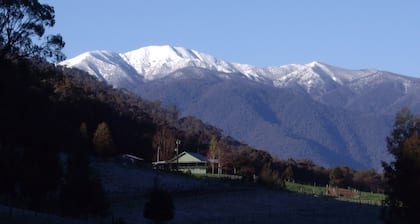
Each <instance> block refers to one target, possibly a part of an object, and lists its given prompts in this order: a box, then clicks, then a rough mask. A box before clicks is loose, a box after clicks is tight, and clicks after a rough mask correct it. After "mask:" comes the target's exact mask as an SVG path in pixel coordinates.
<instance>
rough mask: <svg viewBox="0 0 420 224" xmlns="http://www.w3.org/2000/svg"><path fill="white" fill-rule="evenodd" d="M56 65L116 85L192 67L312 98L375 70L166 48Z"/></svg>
mask: <svg viewBox="0 0 420 224" xmlns="http://www.w3.org/2000/svg"><path fill="white" fill-rule="evenodd" d="M60 64H61V65H64V66H67V67H77V68H80V69H82V70H85V71H87V72H88V73H90V74H92V75H94V76H96V77H98V78H99V79H100V80H104V81H105V80H106V81H108V82H109V81H110V80H114V83H120V85H126V83H131V85H136V83H139V82H144V81H148V80H156V79H160V78H164V77H167V76H170V75H171V74H175V72H176V71H178V70H180V69H184V68H191V67H193V68H200V69H206V70H209V71H214V72H216V73H223V74H222V75H221V76H220V77H226V78H229V77H230V76H231V75H232V76H233V75H239V76H242V77H243V78H247V79H250V80H253V81H257V82H262V83H265V84H270V85H274V86H276V87H280V88H283V87H291V86H298V87H300V88H302V89H304V90H305V91H307V92H308V93H311V94H315V95H322V94H323V93H325V92H327V91H329V90H331V89H334V88H336V87H338V86H342V85H346V84H348V83H354V84H353V85H359V84H360V85H362V84H361V83H362V82H356V80H367V79H366V78H368V77H370V76H372V75H373V74H376V73H378V71H377V70H350V69H342V68H338V67H335V66H331V65H328V64H325V63H322V62H318V61H313V62H310V63H307V64H289V65H284V66H277V67H255V66H252V65H247V64H238V63H229V62H226V61H223V60H220V59H218V58H215V57H213V56H211V55H208V54H204V53H201V52H198V51H196V50H190V49H186V48H182V47H173V46H168V45H165V46H148V47H143V48H139V49H137V50H133V51H129V52H126V53H121V54H118V53H114V52H109V51H91V52H87V53H83V54H81V55H79V56H77V57H75V58H73V59H69V60H67V61H64V62H62V63H60ZM174 77H175V76H174ZM115 80H116V81H115ZM114 85H115V84H114Z"/></svg>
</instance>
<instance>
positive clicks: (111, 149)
mask: <svg viewBox="0 0 420 224" xmlns="http://www.w3.org/2000/svg"><path fill="white" fill-rule="evenodd" d="M93 145H94V147H95V150H96V153H97V154H98V155H100V156H112V155H114V154H115V153H116V149H115V145H114V141H113V140H112V135H111V130H110V127H109V125H108V124H107V123H106V122H101V123H100V124H98V127H97V128H96V131H95V133H94V135H93Z"/></svg>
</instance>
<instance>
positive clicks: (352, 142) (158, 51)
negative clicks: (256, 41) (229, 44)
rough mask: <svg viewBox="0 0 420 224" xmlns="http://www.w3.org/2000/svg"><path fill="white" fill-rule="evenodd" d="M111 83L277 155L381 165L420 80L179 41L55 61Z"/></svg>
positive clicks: (414, 104)
mask: <svg viewBox="0 0 420 224" xmlns="http://www.w3.org/2000/svg"><path fill="white" fill-rule="evenodd" d="M61 64H62V65H65V66H68V67H76V68H80V69H82V70H84V71H87V72H89V74H91V75H93V76H95V77H97V78H98V79H100V80H104V81H106V82H108V83H109V84H111V85H113V86H114V87H116V88H126V89H128V90H131V91H133V92H134V93H136V94H137V95H139V96H141V97H143V98H145V99H149V100H159V101H161V102H162V104H163V105H176V107H177V108H178V109H179V111H180V113H181V114H182V115H184V116H186V115H192V116H196V117H198V118H200V119H202V120H203V121H205V122H208V123H210V124H212V125H215V126H216V127H218V128H220V129H222V130H223V133H225V134H226V135H230V136H232V137H234V138H236V139H238V140H240V141H243V142H245V143H247V144H249V145H251V146H253V147H256V148H260V149H264V150H267V151H269V152H270V153H271V154H272V155H275V156H278V157H280V158H284V159H287V158H295V159H296V158H297V159H310V160H313V161H315V162H316V163H319V164H322V165H326V166H337V165H347V166H351V167H354V168H375V169H378V170H379V169H381V161H389V159H390V155H389V154H388V153H387V152H386V150H385V148H386V146H385V141H384V139H385V137H386V136H387V135H388V134H389V132H390V130H391V126H392V120H393V118H394V114H395V113H396V112H397V111H399V110H400V109H401V108H403V107H408V108H410V109H411V110H412V111H414V112H418V111H420V97H419V95H418V94H417V93H418V92H419V91H420V80H419V79H416V78H411V77H405V76H401V75H398V74H394V73H391V72H386V71H381V70H376V69H362V70H350V69H343V68H338V67H335V66H332V65H328V64H325V63H320V62H311V63H308V64H291V65H284V66H277V67H266V68H258V67H255V66H251V65H244V64H237V63H230V62H226V61H223V60H220V59H217V58H216V57H213V56H210V55H207V54H204V53H201V52H198V51H195V50H190V49H186V48H182V47H172V46H149V47H144V48H140V49H137V50H133V51H130V52H127V53H120V54H118V53H114V52H109V51H92V52H86V53H84V54H81V55H79V56H77V57H75V58H72V59H69V60H67V61H64V62H62V63H61Z"/></svg>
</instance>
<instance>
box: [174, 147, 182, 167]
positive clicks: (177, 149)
mask: <svg viewBox="0 0 420 224" xmlns="http://www.w3.org/2000/svg"><path fill="white" fill-rule="evenodd" d="M175 144H176V149H175V151H176V171H178V165H179V164H178V153H179V144H181V140H179V139H177V140H176V141H175Z"/></svg>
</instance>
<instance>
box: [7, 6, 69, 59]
mask: <svg viewBox="0 0 420 224" xmlns="http://www.w3.org/2000/svg"><path fill="white" fill-rule="evenodd" d="M54 17H55V13H54V8H53V7H52V6H49V5H47V4H41V3H39V2H38V0H1V1H0V56H1V57H5V56H7V57H12V58H17V57H39V58H45V59H51V60H52V61H61V60H63V59H65V56H64V54H63V53H62V52H61V49H62V48H63V47H64V45H65V43H64V41H63V38H62V37H61V35H59V34H58V35H50V36H47V37H45V38H44V41H43V42H42V43H40V44H38V43H37V42H38V40H37V41H34V39H35V38H38V39H40V38H42V37H43V36H44V34H45V28H48V27H53V26H54V24H55V19H54Z"/></svg>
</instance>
